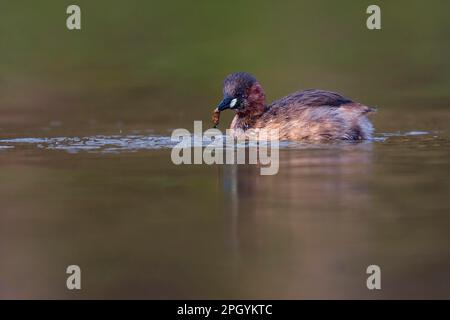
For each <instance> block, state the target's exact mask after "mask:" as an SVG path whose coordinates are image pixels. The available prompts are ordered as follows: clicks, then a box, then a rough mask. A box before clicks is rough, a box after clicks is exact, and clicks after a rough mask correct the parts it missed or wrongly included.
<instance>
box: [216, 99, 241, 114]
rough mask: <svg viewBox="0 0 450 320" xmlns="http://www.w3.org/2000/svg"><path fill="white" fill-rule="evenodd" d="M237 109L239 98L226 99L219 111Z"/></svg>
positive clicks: (221, 103)
mask: <svg viewBox="0 0 450 320" xmlns="http://www.w3.org/2000/svg"><path fill="white" fill-rule="evenodd" d="M236 107H237V98H230V97H226V98H224V99H223V100H222V101H221V102H220V103H219V105H218V106H217V110H218V111H223V110H226V109H234V108H236Z"/></svg>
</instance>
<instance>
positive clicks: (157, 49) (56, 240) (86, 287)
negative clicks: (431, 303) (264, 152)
mask: <svg viewBox="0 0 450 320" xmlns="http://www.w3.org/2000/svg"><path fill="white" fill-rule="evenodd" d="M77 4H79V5H80V6H81V8H82V17H83V18H82V19H83V20H82V30H81V31H80V32H75V31H74V32H72V31H68V30H67V29H66V27H65V9H66V8H65V5H56V4H55V3H54V1H41V3H40V6H39V8H32V7H31V6H28V5H26V4H24V3H22V2H17V1H16V2H14V1H3V2H2V3H1V4H0V7H1V8H0V45H1V50H0V70H1V72H0V298H67V299H77V298H126V299H128V298H159V299H161V298H252V299H257V298H370V299H372V298H373V299H378V298H450V272H449V270H450V246H449V243H450V232H449V230H450V201H449V190H450V177H449V172H450V161H449V159H450V154H449V150H450V148H449V147H450V143H449V141H450V140H449V139H450V135H449V132H450V131H449V123H450V112H449V108H450V93H449V90H448V88H449V87H450V77H449V72H448V70H450V66H449V61H450V60H449V59H448V57H449V56H450V54H449V52H450V47H449V41H448V32H447V30H448V26H449V20H448V10H447V9H448V8H447V7H448V4H444V3H443V2H442V1H427V2H419V1H416V2H414V3H412V2H411V1H403V0H399V1H395V2H393V1H391V2H389V3H388V2H386V3H383V4H381V7H382V29H381V30H379V31H369V30H367V28H366V26H365V19H366V16H367V14H366V8H367V5H368V4H365V3H364V2H358V3H355V2H354V1H344V2H339V3H337V2H336V3H334V2H330V1H323V0H318V1H313V2H301V1H286V2H283V4H279V5H278V4H277V5H276V6H274V4H273V3H272V2H270V1H246V2H243V3H241V4H240V5H239V9H238V10H237V9H236V6H233V5H230V4H229V3H226V2H223V3H220V2H217V1H199V2H195V3H191V2H189V3H188V2H184V1H179V2H170V3H169V2H167V3H166V2H163V1H160V2H157V3H156V2H152V1H139V0H133V1H128V2H126V3H125V2H124V3H122V4H118V3H114V4H112V3H111V1H103V0H99V1H95V2H94V1H84V0H79V1H78V2H77ZM446 6H447V7H446ZM232 71H248V72H251V73H253V74H254V75H255V76H256V77H257V78H258V80H259V81H260V82H261V84H262V86H263V87H264V89H265V91H266V94H267V97H268V100H269V101H272V100H274V99H277V98H279V97H282V96H283V95H286V94H288V93H290V92H293V91H295V90H299V89H306V88H320V89H328V90H332V91H337V92H340V93H342V94H344V95H346V96H349V97H350V98H353V99H355V100H356V101H360V102H363V103H366V104H368V105H370V106H376V107H377V108H378V112H377V114H375V115H374V116H373V117H372V119H373V122H374V125H375V128H376V135H375V138H374V140H373V141H368V142H362V143H332V144H323V145H321V144H305V143H288V144H282V145H281V149H280V168H279V172H278V174H276V175H273V176H261V175H260V167H259V166H258V165H223V166H222V165H211V166H208V165H180V166H176V165H174V164H173V163H172V162H171V160H170V153H171V147H172V146H173V142H171V141H170V135H171V132H172V130H173V129H175V128H186V129H187V130H189V131H190V132H193V121H194V120H203V123H204V128H203V129H207V128H206V127H207V126H210V125H211V124H210V119H211V113H212V111H213V109H214V106H216V104H217V102H218V101H219V100H220V98H221V83H222V80H223V78H224V76H225V75H226V74H227V73H229V72H232ZM230 120H231V112H229V113H224V114H223V115H222V117H221V125H220V128H221V129H225V128H226V126H227V125H228V124H229V122H230ZM71 264H76V265H79V266H80V267H81V269H82V290H81V291H80V292H75V291H69V290H67V288H66V277H67V274H66V273H65V270H66V268H67V266H68V265H71ZM371 264H376V265H379V266H380V267H381V270H382V290H380V291H369V290H367V288H366V278H367V276H368V275H367V274H366V268H367V266H368V265H371Z"/></svg>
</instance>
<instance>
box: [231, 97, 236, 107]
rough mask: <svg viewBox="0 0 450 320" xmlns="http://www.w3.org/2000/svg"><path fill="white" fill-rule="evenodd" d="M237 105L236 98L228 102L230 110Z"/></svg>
mask: <svg viewBox="0 0 450 320" xmlns="http://www.w3.org/2000/svg"><path fill="white" fill-rule="evenodd" d="M236 103H237V98H234V99H233V100H231V102H230V108H233V107H234V106H235V105H236Z"/></svg>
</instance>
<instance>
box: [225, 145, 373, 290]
mask: <svg viewBox="0 0 450 320" xmlns="http://www.w3.org/2000/svg"><path fill="white" fill-rule="evenodd" d="M372 149H373V146H372V143H370V142H367V143H356V144H341V145H338V146H334V147H332V148H330V147H327V148H323V147H322V148H319V149H316V150H307V149H305V150H296V151H293V150H290V151H285V152H281V153H280V170H279V173H278V174H277V175H274V176H262V175H260V171H259V169H258V167H257V166H249V165H230V166H224V167H223V170H222V185H223V190H224V193H225V195H226V196H225V197H226V199H225V202H226V203H227V211H228V216H229V243H230V246H232V251H233V252H234V256H233V258H234V266H235V268H237V269H238V268H239V267H242V265H243V264H246V263H248V262H249V261H248V260H249V259H248V257H249V255H250V256H255V255H256V256H258V255H260V256H259V258H258V259H257V261H253V262H254V263H255V264H257V265H259V266H261V264H262V265H264V264H266V265H267V264H269V265H271V266H269V267H268V268H269V269H270V270H272V272H275V273H279V275H289V274H291V275H292V276H293V278H291V279H290V281H287V282H285V281H283V282H285V283H284V284H285V286H284V287H283V290H285V292H283V293H282V294H283V295H285V296H291V295H292V296H298V295H300V296H302V295H305V296H306V292H305V290H302V287H308V291H309V293H311V289H312V288H316V290H318V292H322V294H323V293H325V292H327V291H328V292H330V294H331V295H334V296H336V292H338V290H339V288H336V287H335V285H334V284H332V283H327V281H320V282H319V281H318V279H324V278H326V277H327V276H328V277H329V278H330V280H331V279H332V278H333V276H331V275H333V274H339V270H338V268H336V263H337V264H338V263H339V261H340V260H341V259H342V258H343V257H345V256H346V253H345V251H346V250H344V248H343V247H339V245H340V244H339V243H337V242H335V243H333V241H334V240H333V237H335V236H338V237H340V236H339V235H338V233H339V231H338V229H339V228H340V225H343V224H345V222H344V220H345V214H346V213H350V212H353V213H356V214H363V213H364V212H365V211H366V210H367V207H368V206H370V205H371V204H370V202H371V190H370V184H369V181H370V177H371V176H372V174H373V172H372V156H373V154H372ZM321 219H326V220H328V222H325V223H323V224H322V225H317V224H316V221H318V220H321ZM361 227H364V226H358V228H361ZM336 228H337V229H336ZM348 231H350V232H348ZM348 231H346V232H347V233H348V234H347V236H346V238H347V239H346V241H349V242H352V243H355V244H358V243H361V242H364V241H367V238H368V237H369V235H368V234H367V230H364V229H363V230H357V232H352V231H351V229H350V230H348ZM316 232H317V233H319V234H316ZM317 236H319V237H320V238H321V240H320V243H321V244H322V245H320V244H318V243H316V244H314V243H313V242H314V241H316V240H317ZM280 240H281V241H280ZM324 243H329V245H330V247H328V248H326V247H325V248H321V247H322V246H323V244H324ZM311 245H312V246H311ZM330 249H332V252H334V253H337V252H340V254H339V255H340V257H338V256H335V254H334V253H332V252H329V250H330ZM321 250H322V252H321ZM270 257H275V260H271V258H270ZM246 260H247V261H246ZM250 263H251V262H250ZM294 265H297V266H298V268H299V269H298V270H295V271H294V270H289V266H294ZM360 268H361V270H362V269H363V268H364V265H361V266H360ZM260 269H261V268H260ZM262 269H264V267H263V268H262ZM274 269H275V270H274ZM306 275H307V276H306ZM280 278H281V277H280ZM337 278H338V279H339V277H337ZM288 279H289V278H288ZM307 279H309V280H311V279H316V280H317V281H318V282H317V283H308V281H309V280H307ZM255 285H256V284H255ZM358 287H359V286H356V288H358ZM349 291H350V292H351V291H352V290H349ZM354 291H355V292H357V291H359V290H354ZM312 292H314V290H312ZM347 293H348V292H347Z"/></svg>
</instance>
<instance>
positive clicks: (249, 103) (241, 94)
mask: <svg viewBox="0 0 450 320" xmlns="http://www.w3.org/2000/svg"><path fill="white" fill-rule="evenodd" d="M265 99H266V96H265V94H264V90H263V88H262V87H261V85H260V84H259V83H258V81H256V79H255V77H253V76H252V75H250V74H248V73H245V72H237V73H232V74H230V75H228V76H227V77H226V78H225V80H224V82H223V100H222V101H221V102H220V103H219V105H218V106H217V109H216V110H217V111H223V110H226V109H233V110H235V111H236V113H244V114H245V113H251V112H252V111H256V110H259V109H260V108H261V107H264V104H265Z"/></svg>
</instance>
